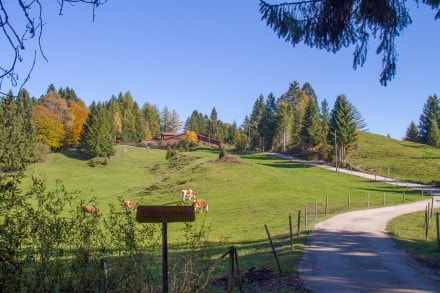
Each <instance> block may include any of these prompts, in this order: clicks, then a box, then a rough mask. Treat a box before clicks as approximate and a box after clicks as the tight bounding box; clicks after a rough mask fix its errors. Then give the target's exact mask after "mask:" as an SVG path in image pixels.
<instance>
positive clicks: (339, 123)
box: [328, 95, 358, 163]
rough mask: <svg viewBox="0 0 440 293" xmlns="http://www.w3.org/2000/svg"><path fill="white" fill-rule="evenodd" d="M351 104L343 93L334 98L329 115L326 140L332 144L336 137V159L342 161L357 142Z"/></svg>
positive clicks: (354, 118) (356, 130)
mask: <svg viewBox="0 0 440 293" xmlns="http://www.w3.org/2000/svg"><path fill="white" fill-rule="evenodd" d="M354 109H356V108H354V107H353V105H351V103H350V102H349V101H348V100H347V97H346V96H345V95H340V96H338V97H337V98H336V101H335V105H334V108H333V110H332V112H331V115H330V123H329V133H328V141H329V144H333V143H334V140H335V138H336V151H337V153H338V161H339V162H342V163H344V162H345V157H346V154H347V151H348V150H349V148H351V147H353V146H355V145H356V143H357V139H358V129H357V124H356V117H355V116H356V114H355V112H354Z"/></svg>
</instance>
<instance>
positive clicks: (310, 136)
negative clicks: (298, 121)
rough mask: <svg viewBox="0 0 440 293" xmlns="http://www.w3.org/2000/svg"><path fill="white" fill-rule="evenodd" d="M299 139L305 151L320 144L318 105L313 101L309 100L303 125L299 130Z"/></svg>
mask: <svg viewBox="0 0 440 293" xmlns="http://www.w3.org/2000/svg"><path fill="white" fill-rule="evenodd" d="M301 139H302V141H303V143H304V145H305V147H306V148H307V149H312V148H313V147H315V146H317V145H318V144H319V143H321V139H322V124H321V121H320V120H319V110H318V105H317V104H316V103H315V100H314V99H310V100H309V103H308V105H307V108H306V112H305V115H304V123H303V127H302V130H301Z"/></svg>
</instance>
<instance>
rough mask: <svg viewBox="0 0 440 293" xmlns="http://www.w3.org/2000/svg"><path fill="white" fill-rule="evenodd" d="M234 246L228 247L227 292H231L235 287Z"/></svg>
mask: <svg viewBox="0 0 440 293" xmlns="http://www.w3.org/2000/svg"><path fill="white" fill-rule="evenodd" d="M233 249H234V247H233V246H231V247H230V248H229V268H228V292H232V289H233V288H234V287H235V270H234V250H233Z"/></svg>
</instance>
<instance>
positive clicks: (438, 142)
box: [426, 120, 440, 147]
mask: <svg viewBox="0 0 440 293" xmlns="http://www.w3.org/2000/svg"><path fill="white" fill-rule="evenodd" d="M429 125H430V126H429V129H428V135H427V138H426V143H427V144H429V145H431V146H433V147H439V146H440V131H439V129H438V125H437V123H436V121H434V120H432V121H431V123H429Z"/></svg>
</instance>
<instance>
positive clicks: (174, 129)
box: [170, 110, 182, 132]
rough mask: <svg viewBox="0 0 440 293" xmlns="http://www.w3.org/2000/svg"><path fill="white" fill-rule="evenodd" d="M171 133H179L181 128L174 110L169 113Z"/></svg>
mask: <svg viewBox="0 0 440 293" xmlns="http://www.w3.org/2000/svg"><path fill="white" fill-rule="evenodd" d="M170 118H171V120H170V122H171V125H170V126H171V132H177V131H179V129H180V127H181V126H182V123H181V122H180V117H179V114H177V112H176V110H172V111H171V117H170Z"/></svg>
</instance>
